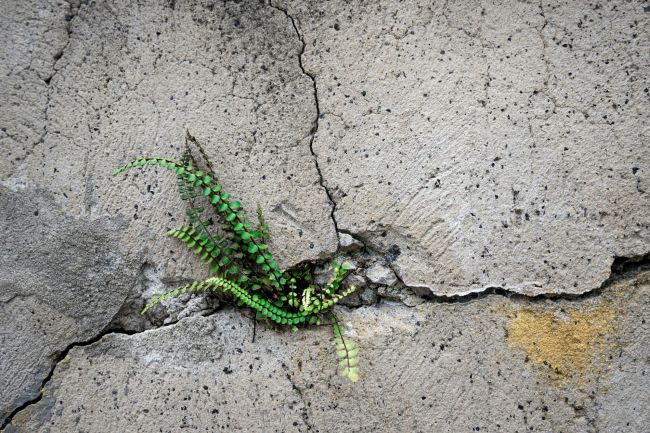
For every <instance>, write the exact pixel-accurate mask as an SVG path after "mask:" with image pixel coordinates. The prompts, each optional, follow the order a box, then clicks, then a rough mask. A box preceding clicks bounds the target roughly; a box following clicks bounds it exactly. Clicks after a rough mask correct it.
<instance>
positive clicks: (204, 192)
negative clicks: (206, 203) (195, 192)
mask: <svg viewBox="0 0 650 433" xmlns="http://www.w3.org/2000/svg"><path fill="white" fill-rule="evenodd" d="M211 192H212V190H211V189H210V188H209V187H207V186H206V187H205V188H203V195H204V196H208V195H210V193H211Z"/></svg>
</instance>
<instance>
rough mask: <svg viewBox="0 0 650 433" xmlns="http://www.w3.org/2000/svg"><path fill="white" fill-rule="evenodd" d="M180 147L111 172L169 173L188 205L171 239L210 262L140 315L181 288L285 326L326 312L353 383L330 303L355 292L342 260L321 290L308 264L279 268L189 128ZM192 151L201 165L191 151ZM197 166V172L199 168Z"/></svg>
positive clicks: (264, 234) (354, 365)
mask: <svg viewBox="0 0 650 433" xmlns="http://www.w3.org/2000/svg"><path fill="white" fill-rule="evenodd" d="M185 145H186V147H185V152H184V153H183V155H182V157H181V158H180V159H179V160H172V159H168V158H140V159H137V160H135V161H132V162H129V163H128V164H125V165H123V166H122V167H120V168H118V169H117V170H115V172H114V173H113V176H116V175H118V174H120V173H122V172H123V171H125V170H127V169H130V168H136V167H155V166H156V167H160V168H166V169H167V170H169V171H171V172H172V173H174V174H175V175H176V178H177V179H178V182H177V185H178V190H179V193H180V196H181V199H183V200H185V201H186V202H187V203H188V204H189V206H188V209H187V211H186V214H187V216H188V218H189V223H188V224H187V225H183V226H181V227H179V228H176V229H171V230H169V231H168V232H167V234H168V235H169V236H172V237H174V238H176V239H178V240H179V241H180V242H182V243H183V244H185V245H186V246H187V247H188V248H189V249H190V250H192V251H193V252H194V253H195V254H197V255H198V256H199V257H200V259H201V260H202V261H203V262H205V263H206V264H207V265H208V266H210V273H211V274H214V275H213V276H211V277H210V278H208V279H206V280H203V281H198V280H195V281H193V282H191V283H189V284H186V285H184V286H181V287H177V288H175V289H172V290H169V291H167V292H164V293H161V294H159V295H157V296H154V297H153V298H151V299H150V300H149V302H147V304H146V305H145V307H144V309H143V310H142V313H143V314H144V313H146V312H147V311H148V310H149V309H151V308H153V307H154V306H156V305H157V304H159V303H161V302H163V301H165V300H167V299H170V298H174V297H177V296H181V295H184V294H186V293H190V294H191V293H199V292H215V293H218V294H221V295H224V296H227V297H229V298H230V300H231V301H232V302H233V303H234V305H235V306H237V307H241V308H249V309H252V310H253V311H255V313H256V320H263V321H266V322H267V323H268V324H271V325H275V326H280V327H284V326H286V327H291V329H293V330H297V329H298V327H300V326H309V325H319V324H320V323H321V321H322V320H323V318H325V317H327V318H328V319H329V321H330V322H331V324H332V328H333V332H334V344H335V346H336V356H337V359H338V363H339V365H338V371H339V374H340V375H341V376H344V377H347V378H348V379H350V380H351V381H352V382H356V381H357V380H358V378H359V376H358V364H359V360H358V357H357V355H358V349H357V347H356V345H355V344H354V343H353V342H352V341H351V340H349V339H347V338H345V337H344V335H343V332H342V330H341V326H340V325H339V322H338V319H337V318H336V316H335V315H334V313H333V312H332V307H333V306H334V305H335V304H336V303H337V302H339V301H340V300H341V299H343V298H344V297H346V296H348V295H350V294H351V293H353V292H354V291H355V287H354V286H352V285H351V286H349V287H344V286H343V284H342V283H343V281H344V279H345V278H346V274H347V270H348V268H349V265H348V264H347V263H338V262H333V263H332V275H331V277H330V279H329V282H328V283H327V285H325V286H324V287H320V286H318V285H316V284H315V282H314V278H313V276H312V272H311V269H310V268H309V267H308V266H307V265H303V266H299V267H297V268H295V269H287V270H282V269H280V267H279V266H278V264H277V262H276V261H275V260H274V259H273V255H272V254H271V252H270V251H269V247H268V245H267V244H266V241H267V240H268V239H269V238H270V234H269V232H268V227H267V225H266V222H265V221H264V216H263V214H262V210H261V208H260V207H259V205H258V207H257V220H258V223H257V225H256V226H255V227H253V226H252V225H251V223H250V222H249V221H248V220H247V219H246V217H245V216H244V212H243V211H242V206H241V203H240V202H239V201H237V200H233V199H232V198H231V196H230V194H228V193H227V192H225V191H224V190H223V187H222V186H221V184H220V183H219V182H218V181H217V176H216V175H215V173H214V169H213V167H212V164H211V162H210V160H209V159H208V157H207V154H206V152H205V150H204V149H203V147H202V146H201V144H200V143H199V142H198V141H197V140H196V139H195V138H194V137H193V136H192V135H190V133H189V132H187V133H186V138H185ZM193 147H194V148H196V149H197V150H198V152H199V154H200V160H201V161H200V162H201V164H199V162H198V161H197V159H196V158H195V155H194V154H193V152H192V148H193ZM200 166H202V168H203V170H202V169H201V168H200ZM199 200H202V201H204V202H205V203H206V204H209V205H210V206H211V207H212V209H214V214H215V216H216V220H217V221H218V223H215V222H214V220H213V219H212V218H206V217H205V216H204V212H205V207H204V205H201V204H199Z"/></svg>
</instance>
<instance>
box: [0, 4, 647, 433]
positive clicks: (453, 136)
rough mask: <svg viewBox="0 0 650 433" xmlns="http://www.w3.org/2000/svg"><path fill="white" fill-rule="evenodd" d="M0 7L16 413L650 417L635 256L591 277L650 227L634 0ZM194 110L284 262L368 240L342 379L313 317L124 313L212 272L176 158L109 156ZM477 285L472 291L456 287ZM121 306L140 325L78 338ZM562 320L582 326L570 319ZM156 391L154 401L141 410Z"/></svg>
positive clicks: (268, 418) (128, 323) (118, 320)
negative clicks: (620, 281)
mask: <svg viewBox="0 0 650 433" xmlns="http://www.w3.org/2000/svg"><path fill="white" fill-rule="evenodd" d="M2 10H3V13H2V14H0V36H1V37H2V39H3V41H4V42H5V43H3V44H0V149H2V150H3V158H2V159H0V217H1V220H0V225H1V226H2V228H3V233H4V244H3V247H4V248H3V252H2V253H0V313H1V314H0V335H1V337H0V338H1V340H0V341H1V342H2V344H1V346H0V424H1V423H2V422H3V420H5V419H6V418H7V417H8V416H10V414H13V415H12V418H11V419H12V423H11V425H10V426H9V427H8V431H15V430H18V431H30V432H31V431H52V432H56V431H74V430H81V431H93V432H94V431H97V432H100V431H120V429H122V430H124V429H125V428H126V427H127V426H131V425H137V426H138V428H140V429H141V431H152V430H154V429H155V430H160V429H161V430H162V431H177V430H178V429H179V428H180V427H181V426H185V427H187V428H194V427H196V428H197V429H202V430H206V429H208V431H211V430H216V427H214V426H217V425H218V426H219V429H221V427H222V426H224V429H226V427H225V426H226V425H230V427H229V428H232V429H235V428H240V429H242V430H245V431H246V430H247V431H254V430H256V428H258V427H259V426H260V425H261V424H262V423H264V425H266V426H268V429H267V430H264V431H269V430H273V429H275V430H276V431H291V429H292V428H293V429H295V430H301V431H307V430H312V431H340V430H341V428H342V426H343V425H344V424H345V423H346V422H349V423H350V425H351V426H352V427H351V429H352V430H354V431H373V430H375V431H376V430H377V429H380V428H382V427H383V426H386V429H387V431H453V432H456V431H513V432H514V431H524V430H530V428H531V427H532V428H533V430H534V431H565V432H574V431H584V432H596V431H607V432H610V431H621V432H629V431H633V432H636V431H639V432H640V431H643V429H642V426H643V425H647V424H649V423H650V422H648V421H649V420H648V410H647V407H648V406H650V404H649V403H650V402H648V401H647V395H646V394H647V393H644V390H646V389H647V388H648V385H649V384H648V382H647V360H648V354H647V335H648V332H647V327H646V326H647V325H646V321H647V318H648V309H647V304H646V301H645V299H644V298H643V297H642V296H641V295H640V293H641V294H642V293H646V294H647V283H646V282H645V281H646V280H643V282H642V283H638V282H635V280H633V279H628V280H626V281H627V282H626V283H624V286H625V287H619V288H608V289H605V290H604V291H603V292H602V293H601V292H600V291H598V290H597V289H598V287H600V286H601V284H603V282H604V281H606V280H607V279H608V277H609V276H610V271H611V267H612V263H613V261H614V258H615V257H640V256H644V255H647V254H648V253H649V252H650V230H649V226H650V200H649V199H648V190H649V188H650V145H649V144H650V140H649V139H648V131H649V127H648V120H647V119H648V115H649V114H650V113H649V112H650V94H649V93H648V82H649V81H650V80H649V79H650V72H649V71H650V69H649V67H650V65H649V63H650V56H649V54H648V53H650V40H649V39H650V33H649V32H648V21H649V19H650V12H649V11H650V4H648V3H647V2H627V1H614V2H608V3H606V4H600V3H589V2H582V1H580V2H560V1H557V2H555V1H554V2H547V1H541V2H526V1H520V2H515V1H504V2H496V3H491V2H490V3H488V2H470V1H452V0H449V1H445V2H425V1H418V0H405V1H400V2H397V1H389V0H385V1H379V0H373V1H370V2H365V1H364V2H347V1H339V0H333V1H328V2H309V1H284V0H277V1H276V0H272V1H271V2H270V3H269V2H258V1H253V0H246V1H242V2H224V3H221V2H214V1H211V0H204V1H200V0H192V1H153V0H142V1H140V2H135V3H134V2H130V1H104V0H101V1H100V0H98V1H79V0H71V1H63V0H50V1H48V0H21V1H16V2H9V1H5V2H3V3H2ZM185 128H187V129H189V130H190V131H191V132H192V134H193V135H195V136H196V137H197V138H199V139H200V140H201V141H203V142H204V144H205V147H206V150H207V152H208V154H209V156H210V157H211V159H212V160H213V162H214V163H215V168H216V169H217V171H218V172H219V176H220V178H221V180H222V183H223V184H224V185H225V186H226V187H227V189H228V190H229V191H230V192H232V193H233V195H234V196H237V197H238V198H240V199H241V200H242V203H244V204H245V205H246V209H248V210H249V211H252V210H254V208H255V204H256V203H259V204H260V205H261V206H262V208H263V209H264V210H265V213H266V217H267V220H268V223H269V225H270V228H271V232H272V234H273V235H274V238H273V242H272V245H271V246H272V248H273V251H274V253H275V254H276V256H277V257H278V261H279V263H280V264H281V265H282V266H283V267H287V266H291V265H294V264H297V263H300V262H303V261H309V260H312V261H314V260H317V261H322V262H323V263H327V261H329V260H330V259H331V258H333V257H337V258H341V259H343V258H345V259H348V260H350V262H351V263H352V266H353V269H354V270H355V275H353V276H352V277H351V278H350V279H349V282H354V283H355V284H357V285H358V286H360V290H359V293H358V294H355V296H353V297H351V298H350V299H348V300H346V305H348V306H350V307H353V309H352V310H350V311H347V312H346V313H345V314H346V317H347V318H348V319H347V320H348V321H349V322H350V323H351V324H352V327H353V328H354V331H351V332H352V334H353V335H356V336H357V337H358V338H359V339H360V345H361V346H362V353H363V355H362V356H364V357H366V358H365V360H364V361H363V362H364V363H365V366H364V370H363V371H364V372H363V373H362V381H361V382H360V384H357V386H356V388H355V387H351V386H349V385H348V384H346V383H345V382H343V381H342V380H341V379H339V378H336V377H334V372H333V365H334V363H333V360H332V359H331V353H330V352H331V351H330V349H331V347H330V345H329V344H328V343H325V341H324V340H325V339H326V338H327V337H326V336H327V335H329V334H328V333H327V331H326V330H324V329H322V330H321V329H319V330H312V331H307V332H306V333H302V332H301V333H298V334H277V333H275V332H273V331H270V330H266V329H258V332H259V333H260V338H261V340H260V341H261V342H260V341H258V342H257V343H255V344H252V343H250V342H249V340H248V339H249V337H250V336H249V334H250V326H251V325H250V323H249V322H248V321H247V320H245V319H243V318H242V317H240V316H239V315H238V314H235V313H230V312H218V313H214V311H215V309H216V308H218V307H219V303H218V302H217V301H215V300H214V299H212V298H205V297H199V298H197V299H194V300H191V301H189V303H188V304H185V300H181V301H180V302H175V303H171V304H167V305H164V306H161V308H159V309H156V310H154V311H152V312H151V313H150V314H148V315H147V316H144V317H143V316H139V315H138V311H139V309H140V308H141V307H142V305H143V303H144V302H145V301H146V300H147V299H149V298H150V297H151V296H153V295H155V294H156V293H159V292H161V291H163V290H165V289H169V288H171V287H174V286H176V285H179V284H182V283H184V282H186V281H187V280H189V279H192V278H200V277H202V276H204V275H205V270H204V269H203V268H202V267H201V265H200V263H197V260H195V257H192V256H191V255H190V254H186V253H185V251H184V250H183V249H182V248H179V247H178V245H177V244H176V243H174V242H173V240H171V239H167V238H166V237H165V236H164V232H165V230H166V228H167V227H171V226H174V225H178V224H180V221H181V220H182V219H183V216H184V207H183V203H182V202H181V201H180V200H178V199H177V198H176V195H175V194H174V192H173V189H174V179H173V177H171V176H169V175H168V174H167V173H157V172H155V170H148V171H147V172H140V173H135V172H134V173H133V174H129V175H128V176H127V177H120V178H111V177H110V173H111V172H112V170H113V169H114V168H115V167H116V166H117V165H119V164H121V163H123V162H124V161H125V160H128V159H130V158H136V157H139V156H142V155H165V156H167V155H169V156H175V155H177V154H178V152H179V150H180V148H181V146H182V141H183V137H184V133H185ZM251 215H252V214H251ZM337 230H338V232H337ZM323 268H324V269H323V270H326V266H324V267H323ZM377 270H381V271H382V275H378V274H377V272H376V271H377ZM393 274H394V275H393ZM319 275H321V276H323V278H326V277H325V275H326V274H325V273H320V274H319ZM644 278H645V277H644ZM395 280H397V281H396V282H395ZM637 283H638V287H636V286H635V284H637ZM632 287H636V288H635V289H634V290H632V289H631V288H632ZM494 288H502V289H504V292H498V293H501V294H503V293H518V294H521V295H522V296H521V297H515V298H514V299H505V298H503V297H500V296H497V295H494V294H488V293H493V289H494ZM471 293H484V295H482V296H481V295H479V296H480V297H479V298H478V299H477V300H475V301H473V302H467V301H468V300H469V299H471V296H466V295H468V294H471ZM583 293H591V294H588V295H586V296H581V297H578V298H576V299H575V300H574V301H571V302H569V301H568V300H561V299H559V300H556V301H540V300H539V298H534V297H533V295H539V294H554V295H557V296H559V297H560V298H566V299H568V298H570V297H571V296H573V295H578V294H583ZM617 293H623V295H617ZM448 296H450V297H452V298H449V299H452V300H454V302H453V303H450V304H437V303H435V302H433V303H432V302H430V301H431V300H433V301H440V300H449V299H447V298H446V297H448ZM459 296H460V298H459ZM463 296H464V297H463ZM646 297H647V295H646ZM427 299H428V301H427ZM457 301H462V302H457ZM391 302H392V303H391ZM361 305H363V307H359V306H361ZM407 306H408V307H411V308H407ZM518 311H519V312H520V313H518ZM213 313H214V314H213ZM201 315H209V316H208V317H204V318H201V317H199V316H201ZM188 316H191V317H189V318H188ZM183 318H185V319H184V320H182V321H181V322H180V323H178V324H176V325H173V323H174V322H176V321H178V320H179V319H183ZM226 321H230V322H232V323H234V324H235V325H234V327H235V329H226V326H225V323H226ZM558 321H559V322H558ZM563 321H564V322H563ZM565 322H566V323H565ZM567 323H575V324H576V326H575V327H571V326H569V325H568V324H567ZM163 324H167V325H169V324H172V325H171V326H169V327H164V328H162V329H153V328H156V327H159V326H161V325H163ZM578 324H581V325H580V326H578ZM584 324H587V325H589V326H586V327H585V326H582V325H584ZM592 325H593V326H592ZM258 328H259V327H258ZM109 330H116V331H117V332H118V333H119V332H124V331H129V332H138V334H137V335H133V336H124V335H117V334H115V335H113V334H110V333H109V334H108V336H107V337H106V338H104V339H102V340H101V341H98V342H96V343H94V344H92V345H88V346H79V345H80V344H83V343H84V342H86V343H87V342H92V341H94V340H96V339H97V338H99V336H101V335H102V334H104V333H106V332H108V331H109ZM540 330H541V331H540ZM544 330H546V334H548V335H546V334H543V333H542V334H541V335H540V336H539V338H540V340H539V341H537V340H533V341H531V340H530V339H529V338H527V337H526V336H530V335H533V336H535V335H537V334H536V333H537V332H542V331H544ZM460 331H462V334H460ZM510 331H512V332H510ZM567 332H568V333H569V335H573V336H574V337H575V338H574V340H571V341H565V340H561V338H560V335H561V334H563V333H567ZM220 333H221V334H220ZM544 335H546V337H545V336H544ZM600 336H602V338H601V337H600ZM169 338H174V339H175V340H172V341H170V340H169ZM450 338H451V340H449V339H450ZM558 339H560V340H559V342H558ZM445 340H446V341H447V342H445ZM610 340H611V341H610ZM585 341H586V342H587V343H584V342H585ZM262 342H263V343H262ZM611 342H614V343H612V344H614V345H613V346H612V345H610V343H611ZM433 343H435V346H436V347H438V349H437V351H436V350H435V347H434V346H433ZM573 343H575V344H573ZM583 343H584V344H583ZM187 344H190V345H191V347H190V348H187V347H186V345H187ZM429 344H432V346H431V348H429V347H428V345H429ZM572 344H573V345H572ZM440 345H444V350H443V349H442V348H441V346H440ZM538 346H539V347H538ZM70 347H73V349H72V350H71V351H70V352H69V353H68V352H67V350H68V348H70ZM181 347H182V348H181ZM208 347H209V348H214V351H215V352H214V353H210V352H209V351H207V350H206V348H208ZM540 347H541V349H540ZM554 347H555V349H557V350H554V349H553V348H554ZM558 347H559V348H558ZM612 347H614V348H616V350H614V349H612ZM157 348H158V349H157ZM238 348H239V349H241V350H242V353H239V351H238V350H237V349H238ZM267 348H268V350H269V351H267ZM562 348H566V350H565V352H566V353H564V352H563V351H562ZM156 350H158V352H156ZM540 350H541V352H540ZM177 352H178V353H177ZM183 352H185V353H184V354H183ZM585 353H586V354H588V356H587V357H585V356H584V354H585ZM156 354H159V355H160V358H155V355H156ZM580 354H582V355H580ZM213 355H214V356H215V357H220V358H214V363H213V362H212V360H213V358H212V356H213ZM592 355H593V356H595V357H596V358H597V359H595V360H594V359H592V358H593V357H592ZM147 356H149V358H147ZM152 356H153V358H152ZM156 356H157V355H156ZM420 357H422V359H424V361H422V362H420ZM256 358H258V359H256ZM458 359H460V361H458ZM220 360H228V362H229V363H231V367H228V369H227V370H232V371H233V372H232V373H231V374H230V373H227V371H224V368H225V365H226V364H224V365H223V366H222V365H221V363H220V362H221V361H220ZM587 361H589V362H587ZM545 363H546V364H545ZM249 364H250V365H253V366H254V367H253V370H254V371H250V372H249V371H247V369H248V366H249ZM143 365H152V366H155V370H153V371H152V370H151V369H150V368H144V369H143V368H142V366H143ZM283 365H284V366H283ZM55 366H56V369H55V372H54V375H53V376H52V377H51V379H48V377H49V374H50V373H51V371H52V369H53V368H54V367H55ZM198 366H200V367H201V368H198ZM548 366H552V368H550V367H548ZM73 367H74V368H73ZM77 368H80V370H77ZM154 371H158V374H156V373H155V372H154ZM109 374H110V376H109ZM269 375H270V377H269ZM287 375H288V377H287ZM470 375H471V376H470ZM249 379H250V380H249ZM43 381H46V385H45V388H44V389H43V392H42V394H39V389H40V387H41V384H42V383H43ZM132 381H133V382H134V383H137V384H138V385H139V386H136V385H133V386H130V385H128V384H129V383H131V382H132ZM152 381H153V382H152ZM195 381H198V382H195ZM186 382H187V383H186ZM199 382H200V383H201V387H200V388H199V386H198V385H197V384H198V383H199ZM90 383H92V384H93V385H92V386H90V385H89V384H90ZM204 384H205V385H206V386H208V390H213V389H215V388H214V387H216V386H217V384H219V388H218V392H212V391H211V392H210V394H209V395H208V393H207V391H208V390H204V389H203V388H202V387H203V385H204ZM127 385H128V388H126V386H127ZM94 386H96V388H93V387H94ZM265 387H268V388H265ZM79 389H81V390H82V391H79V392H78V390H79ZM126 389H128V391H126ZM171 389H175V390H178V392H172V391H170V390H171ZM113 390H116V394H113ZM240 390H241V391H242V393H239V391H240ZM73 391H74V392H73ZM204 391H206V392H205V393H204ZM421 391H422V392H424V391H426V392H425V393H424V394H422V395H420V394H421V393H422V392H421ZM127 392H128V393H129V395H125V394H126V393H127ZM107 393H110V395H108V394H107ZM271 393H272V394H273V397H271V396H270V395H269V396H266V394H271ZM336 393H339V394H336ZM167 394H169V395H167ZM258 394H259V395H260V397H257V395H258ZM151 395H156V396H157V395H161V399H160V400H158V399H156V400H155V401H153V402H151V407H147V406H145V404H146V403H147V402H148V401H149V398H148V397H149V396H151ZM163 395H164V396H165V397H164V398H162V396H163ZM215 396H220V397H215ZM243 396H244V397H243ZM190 397H191V400H189V399H188V400H183V398H190ZM262 397H265V398H262ZM422 397H426V398H424V399H423V398H422ZM215 398H216V400H215ZM102 399H104V400H102ZM129 399H137V403H134V402H132V401H131V400H129ZM235 400H237V404H234V401H235ZM134 401H135V400H134ZM225 401H228V403H224V402H225ZM30 402H31V403H30ZM519 405H521V406H522V407H523V409H520V408H519ZM183 407H186V409H183ZM545 408H546V409H545ZM145 409H148V410H149V412H148V413H147V412H144V410H145ZM140 410H141V412H140ZM212 410H218V411H219V412H214V413H213V412H212ZM109 411H110V412H109ZM161 412H163V415H162V416H161V415H160V413H161ZM188 412H191V414H192V415H191V416H190V415H189V414H188ZM107 413H109V414H111V415H109V416H108V417H107V416H106V414H107ZM165 414H169V416H166V415H165ZM386 414H388V415H386ZM113 415H114V416H113ZM228 416H230V418H228ZM346 420H348V421H346ZM120 423H124V424H120ZM294 423H296V424H295V425H294ZM627 423H629V425H628V424H627ZM109 427H110V428H109ZM478 428H480V430H478ZM11 429H13V430H11ZM127 430H128V429H127Z"/></svg>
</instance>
